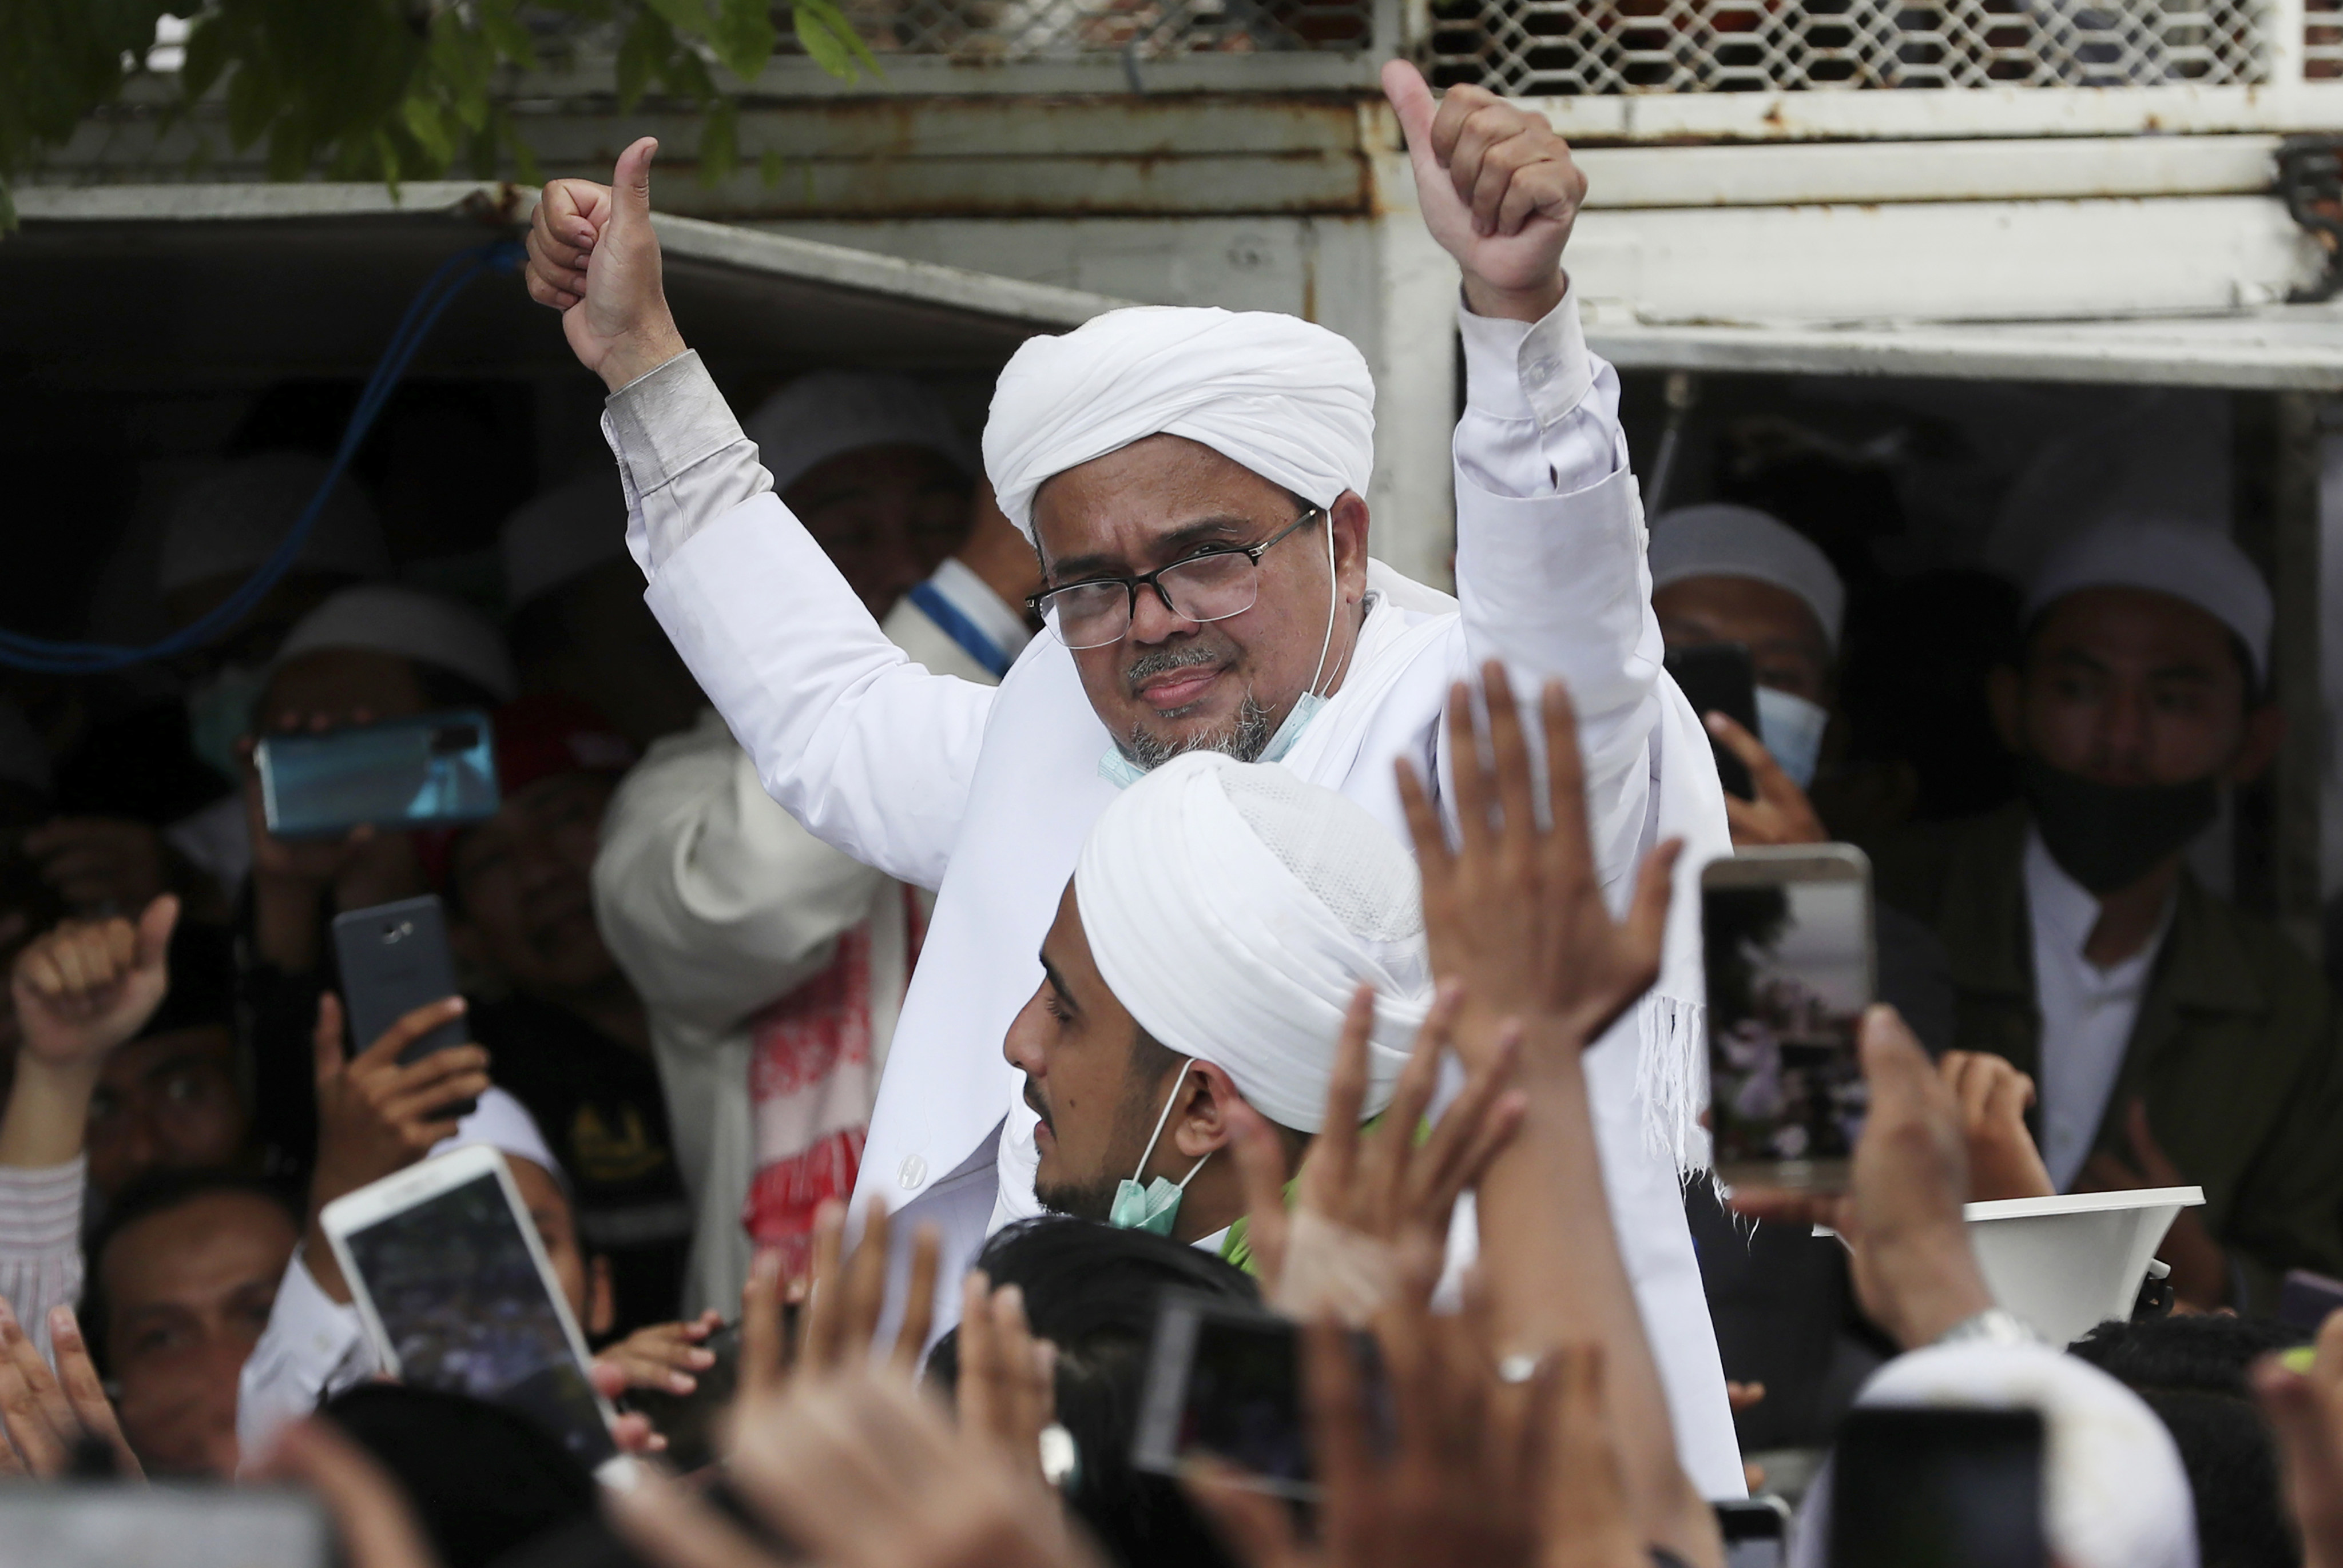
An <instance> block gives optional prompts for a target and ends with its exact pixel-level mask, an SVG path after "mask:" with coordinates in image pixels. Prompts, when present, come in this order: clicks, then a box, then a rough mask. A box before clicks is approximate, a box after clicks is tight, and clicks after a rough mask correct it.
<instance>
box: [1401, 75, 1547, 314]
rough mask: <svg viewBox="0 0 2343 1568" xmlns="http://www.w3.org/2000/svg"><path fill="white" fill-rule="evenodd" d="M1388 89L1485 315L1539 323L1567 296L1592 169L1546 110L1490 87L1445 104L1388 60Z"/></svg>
mask: <svg viewBox="0 0 2343 1568" xmlns="http://www.w3.org/2000/svg"><path fill="white" fill-rule="evenodd" d="M1383 95H1384V96H1386V97H1388V98H1389V99H1390V100H1391V106H1392V108H1393V111H1394V112H1395V113H1396V114H1397V115H1398V116H1399V123H1400V128H1401V129H1402V130H1403V131H1404V132H1405V133H1406V134H1407V152H1408V157H1409V159H1410V160H1411V161H1412V162H1413V164H1414V166H1415V195H1416V201H1417V202H1418V204H1419V205H1420V206H1422V207H1423V222H1424V226H1425V227H1427V228H1429V229H1431V230H1432V237H1433V238H1434V239H1436V240H1438V241H1439V242H1440V244H1441V246H1442V248H1443V249H1445V250H1446V251H1447V252H1448V254H1449V255H1451V256H1454V257H1455V258H1456V262H1457V265H1458V266H1462V267H1463V269H1464V299H1465V303H1466V304H1468V305H1469V306H1471V307H1472V308H1473V314H1475V315H1477V316H1502V317H1513V319H1515V320H1520V321H1535V320H1537V319H1538V318H1539V317H1543V316H1544V315H1545V314H1546V312H1548V311H1550V310H1552V309H1553V308H1554V307H1555V306H1556V305H1558V304H1560V303H1561V301H1562V295H1563V287H1564V283H1563V276H1562V249H1563V246H1564V245H1566V244H1568V243H1569V241H1570V229H1571V225H1572V224H1574V222H1576V221H1577V218H1578V207H1579V204H1580V203H1581V202H1583V201H1584V200H1585V199H1586V176H1584V175H1583V174H1581V173H1580V172H1579V170H1578V166H1577V165H1576V164H1574V163H1573V162H1572V161H1571V157H1570V144H1568V143H1567V142H1565V141H1564V140H1563V139H1562V137H1561V136H1558V135H1556V134H1555V132H1554V126H1551V125H1549V124H1548V123H1547V122H1546V119H1545V117H1544V116H1542V115H1539V114H1536V113H1534V112H1533V111H1531V110H1528V109H1520V108H1515V107H1514V106H1513V105H1511V104H1508V103H1506V102H1504V101H1503V99H1501V98H1499V97H1498V96H1497V95H1495V94H1493V93H1491V92H1489V91H1487V90H1486V89H1484V88H1481V87H1451V88H1449V89H1448V91H1447V93H1446V95H1444V96H1443V97H1442V98H1440V99H1439V100H1438V101H1437V103H1435V102H1434V100H1433V96H1432V89H1431V88H1430V87H1429V86H1427V85H1424V80H1423V74H1422V73H1421V72H1419V71H1418V70H1417V69H1416V68H1415V67H1414V66H1413V65H1409V64H1408V63H1407V62H1406V61H1404V60H1393V61H1392V62H1391V63H1390V64H1389V65H1385V66H1384V67H1383Z"/></svg>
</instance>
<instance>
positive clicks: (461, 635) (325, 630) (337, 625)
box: [277, 583, 520, 702]
mask: <svg viewBox="0 0 2343 1568" xmlns="http://www.w3.org/2000/svg"><path fill="white" fill-rule="evenodd" d="M319 648H363V649H365V650H367V652H370V653H388V654H396V655H397V657H399V658H406V659H412V660H413V661H415V662H416V663H417V664H428V665H434V666H437V668H441V669H445V670H451V671H453V672H454V673H456V674H458V675H460V676H462V677H463V678H465V679H467V680H468V681H470V682H471V683H472V684H473V685H475V686H477V687H478V688H480V689H482V690H484V691H486V692H487V693H488V695H489V696H491V697H493V698H495V699H497V700H498V701H499V702H510V701H511V700H512V699H514V698H515V697H516V696H518V695H519V692H520V678H519V677H518V676H517V675H515V674H514V673H513V664H512V656H511V655H510V654H508V653H507V652H506V651H505V645H504V641H503V639H502V638H499V637H498V636H497V632H496V628H494V627H492V626H490V625H489V624H488V622H487V621H485V620H482V619H481V618H479V617H478V616H477V615H474V614H473V613H472V612H471V611H470V610H468V609H466V608H464V607H463V606H462V605H459V604H457V603H455V602H453V601H452V600H449V599H444V598H439V597H437V595H435V594H427V593H423V592H420V591H418V590H417V589H415V588H400V587H397V585H395V584H391V583H363V584H361V585H359V586H358V587H357V588H344V589H343V590H342V591H341V592H339V593H337V594H336V595H334V596H333V597H332V598H329V599H327V601H326V602H325V603H323V604H321V605H319V606H318V607H317V608H316V609H313V610H311V611H310V612H309V613H308V614H307V615H305V616H303V617H302V618H300V620H299V621H297V622H296V623H295V625H294V627H293V629H292V630H291V631H290V632H288V633H287V634H286V638H285V646H284V647H282V648H278V649H277V664H278V665H279V666H282V665H284V664H286V663H287V662H289V661H291V660H292V659H294V658H298V657H299V656H301V655H302V654H305V653H315V652H316V651H317V650H318V649H319Z"/></svg>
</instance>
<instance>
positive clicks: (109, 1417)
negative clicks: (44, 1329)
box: [0, 1296, 146, 1481]
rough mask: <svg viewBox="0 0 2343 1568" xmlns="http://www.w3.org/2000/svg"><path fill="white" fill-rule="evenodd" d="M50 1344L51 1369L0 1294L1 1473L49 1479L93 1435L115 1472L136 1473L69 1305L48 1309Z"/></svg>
mask: <svg viewBox="0 0 2343 1568" xmlns="http://www.w3.org/2000/svg"><path fill="white" fill-rule="evenodd" d="M48 1328H49V1343H50V1344H51V1346H52V1347H53V1348H54V1349H55V1353H56V1358H57V1364H56V1370H55V1372H51V1371H50V1370H49V1363H48V1362H45V1361H44V1360H42V1359H41V1352H40V1350H39V1348H38V1347H37V1346H35V1344H34V1343H33V1341H32V1337H31V1336H30V1335H28V1334H26V1333H25V1327H24V1325H23V1324H22V1323H19V1322H17V1321H16V1313H15V1308H13V1307H11V1306H10V1305H9V1303H8V1299H7V1298H6V1297H5V1296H0V1431H5V1433H6V1436H5V1439H0V1475H30V1476H33V1477H35V1478H37V1479H40V1480H45V1481H46V1480H54V1479H55V1478H56V1477H58V1476H61V1475H64V1474H65V1473H67V1472H68V1471H69V1470H70V1469H71V1468H72V1466H73V1461H74V1449H75V1445H76V1444H78V1443H80V1442H83V1441H84V1440H85V1439H91V1438H94V1439H96V1441H98V1442H102V1443H104V1444H105V1445H106V1447H107V1448H109V1449H110V1450H112V1451H113V1454H114V1469H115V1473H116V1475H118V1476H121V1477H123V1478H125V1479H128V1480H136V1479H141V1478H143V1477H144V1476H145V1474H146V1471H145V1470H144V1469H143V1468H142V1467H141V1466H140V1464H139V1462H138V1456H137V1455H136V1454H135V1453H133V1452H130V1443H129V1441H128V1440H127V1439H126V1438H125V1437H124V1436H123V1435H122V1423H121V1422H118V1421H116V1419H115V1414H114V1404H113V1402H111V1401H110V1400H108V1399H107V1398H106V1388H105V1385H104V1384H103V1383H102V1382H100V1381H99V1379H98V1375H97V1368H96V1367H95V1366H93V1365H92V1364H91V1363H90V1359H89V1347H88V1345H87V1344H85V1342H83V1340H82V1337H81V1324H80V1323H79V1322H75V1318H74V1314H73V1309H72V1308H71V1307H67V1306H55V1307H52V1308H50V1309H49V1323H48Z"/></svg>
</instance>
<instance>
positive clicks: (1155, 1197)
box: [1106, 1057, 1212, 1236]
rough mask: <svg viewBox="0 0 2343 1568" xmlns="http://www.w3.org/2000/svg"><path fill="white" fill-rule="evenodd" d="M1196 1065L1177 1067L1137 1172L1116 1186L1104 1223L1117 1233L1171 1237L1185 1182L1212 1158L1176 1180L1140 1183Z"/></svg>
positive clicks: (1185, 1190) (1189, 1062) (1187, 1062)
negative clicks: (1181, 1089) (1177, 1072)
mask: <svg viewBox="0 0 2343 1568" xmlns="http://www.w3.org/2000/svg"><path fill="white" fill-rule="evenodd" d="M1195 1065H1196V1059H1195V1058H1194V1057H1190V1058H1189V1059H1188V1060H1185V1061H1183V1062H1182V1063H1181V1064H1180V1071H1179V1074H1178V1075H1177V1076H1176V1077H1174V1078H1173V1079H1172V1092H1171V1093H1170V1094H1168V1095H1166V1096H1165V1097H1164V1100H1163V1110H1162V1111H1161V1113H1160V1114H1158V1115H1157V1117H1156V1118H1155V1131H1152V1132H1151V1133H1149V1134H1148V1135H1147V1147H1146V1149H1145V1150H1143V1151H1141V1153H1140V1156H1139V1169H1138V1170H1137V1171H1132V1172H1131V1174H1130V1175H1128V1176H1126V1177H1124V1178H1123V1179H1122V1180H1121V1181H1118V1182H1116V1183H1115V1188H1114V1207H1113V1208H1111V1209H1110V1210H1109V1211H1107V1216H1106V1222H1107V1223H1108V1224H1110V1225H1111V1226H1113V1227H1114V1228H1115V1229H1116V1230H1118V1231H1147V1232H1148V1233H1150V1234H1151V1235H1156V1236H1168V1235H1170V1234H1171V1233H1172V1221H1175V1220H1177V1219H1178V1218H1179V1217H1180V1200H1181V1199H1182V1198H1184V1197H1186V1196H1187V1193H1188V1183H1189V1182H1191V1181H1194V1180H1195V1179H1196V1172H1197V1171H1202V1169H1203V1168H1204V1160H1210V1159H1211V1158H1212V1156H1211V1155H1210V1154H1206V1155H1205V1156H1204V1160H1199V1161H1196V1162H1195V1163H1194V1164H1193V1165H1191V1166H1189V1167H1188V1174H1186V1175H1185V1176H1182V1177H1181V1178H1180V1180H1179V1181H1171V1180H1170V1179H1169V1178H1166V1177H1162V1176H1158V1177H1157V1178H1156V1179H1155V1180H1154V1181H1150V1182H1149V1183H1148V1184H1147V1185H1146V1186H1144V1187H1141V1185H1140V1184H1139V1177H1140V1176H1141V1173H1142V1172H1144V1171H1146V1169H1147V1162H1148V1161H1150V1160H1152V1159H1153V1158H1154V1157H1155V1141H1156V1140H1157V1139H1159V1138H1161V1137H1162V1136H1163V1124H1164V1123H1165V1122H1166V1121H1171V1120H1172V1106H1174V1105H1176V1104H1178V1103H1179V1101H1180V1086H1181V1085H1182V1084H1183V1083H1185V1082H1187V1081H1188V1070H1189V1069H1190V1068H1192V1067H1193V1066H1195Z"/></svg>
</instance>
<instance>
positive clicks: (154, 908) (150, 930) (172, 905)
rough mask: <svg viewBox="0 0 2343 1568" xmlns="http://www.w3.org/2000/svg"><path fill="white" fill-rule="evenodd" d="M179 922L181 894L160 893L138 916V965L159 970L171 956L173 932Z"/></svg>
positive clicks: (142, 968) (136, 962)
mask: <svg viewBox="0 0 2343 1568" xmlns="http://www.w3.org/2000/svg"><path fill="white" fill-rule="evenodd" d="M178 923H179V896H178V895H177V894H176V893H160V894H157V895H156V899H155V901H154V902H153V903H151V904H148V905H147V906H146V912H145V913H143V914H141V915H140V916H139V917H138V956H137V958H136V960H135V964H136V968H138V969H141V970H158V969H161V968H162V967H163V964H164V961H165V960H166V959H167V958H168V957H169V956H170V951H171V932H172V930H173V929H174V928H175V927H176V926H177V925H178Z"/></svg>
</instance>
